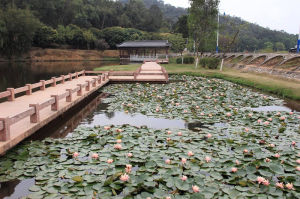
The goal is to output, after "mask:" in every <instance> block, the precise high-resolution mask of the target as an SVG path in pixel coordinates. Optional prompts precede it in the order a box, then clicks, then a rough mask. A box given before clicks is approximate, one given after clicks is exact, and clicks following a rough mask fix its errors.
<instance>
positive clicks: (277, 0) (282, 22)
mask: <svg viewBox="0 0 300 199" xmlns="http://www.w3.org/2000/svg"><path fill="white" fill-rule="evenodd" d="M164 1H165V2H166V3H169V4H171V5H174V6H177V7H185V8H187V7H189V1H188V0H164ZM299 9H300V0H220V12H221V13H224V12H225V13H226V14H229V15H231V16H237V17H240V18H242V19H244V20H246V21H249V22H252V23H257V24H259V25H261V26H263V27H269V28H270V29H275V30H284V31H286V32H288V33H292V34H298V33H299V27H300V10H299Z"/></svg>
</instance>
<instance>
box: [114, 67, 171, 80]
mask: <svg viewBox="0 0 300 199" xmlns="http://www.w3.org/2000/svg"><path fill="white" fill-rule="evenodd" d="M135 73H136V74H135V75H133V74H130V73H128V75H123V74H122V75H110V76H109V79H110V80H112V81H140V82H148V81H150V82H153V81H156V82H167V81H168V74H167V72H166V71H165V69H164V68H163V67H162V66H161V65H159V64H157V63H156V62H146V63H144V64H143V65H142V66H141V67H140V68H139V69H138V70H137V71H136V72H135Z"/></svg>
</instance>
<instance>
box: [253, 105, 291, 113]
mask: <svg viewBox="0 0 300 199" xmlns="http://www.w3.org/2000/svg"><path fill="white" fill-rule="evenodd" d="M251 110H252V111H256V112H267V111H285V112H290V111H292V110H291V109H290V108H288V107H286V106H260V107H258V108H251Z"/></svg>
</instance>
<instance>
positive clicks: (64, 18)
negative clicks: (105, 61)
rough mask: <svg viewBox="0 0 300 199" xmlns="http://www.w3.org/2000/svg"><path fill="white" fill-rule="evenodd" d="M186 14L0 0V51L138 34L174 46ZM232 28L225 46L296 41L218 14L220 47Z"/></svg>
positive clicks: (122, 5) (275, 46)
mask: <svg viewBox="0 0 300 199" xmlns="http://www.w3.org/2000/svg"><path fill="white" fill-rule="evenodd" d="M186 13H187V10H186V9H183V8H176V7H174V6H171V5H168V4H164V2H163V1H161V0H117V1H113V0H1V1H0V53H1V54H2V55H6V56H8V57H11V56H13V55H18V54H21V53H24V52H26V51H28V50H29V49H30V48H31V47H32V46H36V47H42V48H75V49H100V50H102V49H107V48H110V49H115V48H116V44H118V43H121V42H123V41H126V40H142V39H168V40H170V41H171V42H172V43H173V44H174V45H173V46H176V47H173V50H174V51H180V50H179V49H182V46H181V45H182V43H183V41H186V39H183V38H188V37H189V32H188V27H187V15H184V14H186ZM178 19H179V20H178ZM216 20H217V19H216ZM237 32H238V33H239V34H237V39H236V42H235V43H234V45H233V46H232V48H231V49H230V50H231V51H254V50H262V49H263V50H264V51H270V52H271V51H274V50H278V51H282V50H287V49H289V48H291V47H293V46H294V45H295V44H296V40H297V38H296V35H290V34H287V33H285V32H280V31H273V30H269V29H266V28H262V27H260V26H258V25H255V24H251V23H247V22H246V21H243V20H241V19H239V18H234V17H229V16H225V17H224V16H222V17H221V36H220V48H221V50H222V49H223V50H224V46H225V45H226V44H228V43H230V41H231V40H232V38H233V37H234V35H236V33H237ZM215 40H216V36H214V35H213V36H212V41H211V42H210V43H211V45H210V47H209V48H207V51H213V50H214V49H215V44H216V41H215ZM189 41H190V45H189V47H190V48H192V45H191V41H192V40H191V39H189ZM179 46H180V47H179ZM177 47H178V48H177ZM175 48H177V49H175ZM191 50H192V49H191Z"/></svg>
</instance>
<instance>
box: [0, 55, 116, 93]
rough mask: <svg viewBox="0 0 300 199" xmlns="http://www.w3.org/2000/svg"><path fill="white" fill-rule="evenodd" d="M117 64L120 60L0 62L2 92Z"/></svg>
mask: <svg viewBox="0 0 300 199" xmlns="http://www.w3.org/2000/svg"><path fill="white" fill-rule="evenodd" d="M116 64H119V62H116V61H83V62H14V63H8V62H0V92H1V91H4V90H6V88H17V87H22V86H24V85H25V84H30V83H37V82H39V81H40V80H47V79H50V78H51V77H55V76H60V75H63V74H68V73H73V72H76V71H80V70H93V69H94V68H97V67H100V66H104V65H106V66H107V65H116Z"/></svg>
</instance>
